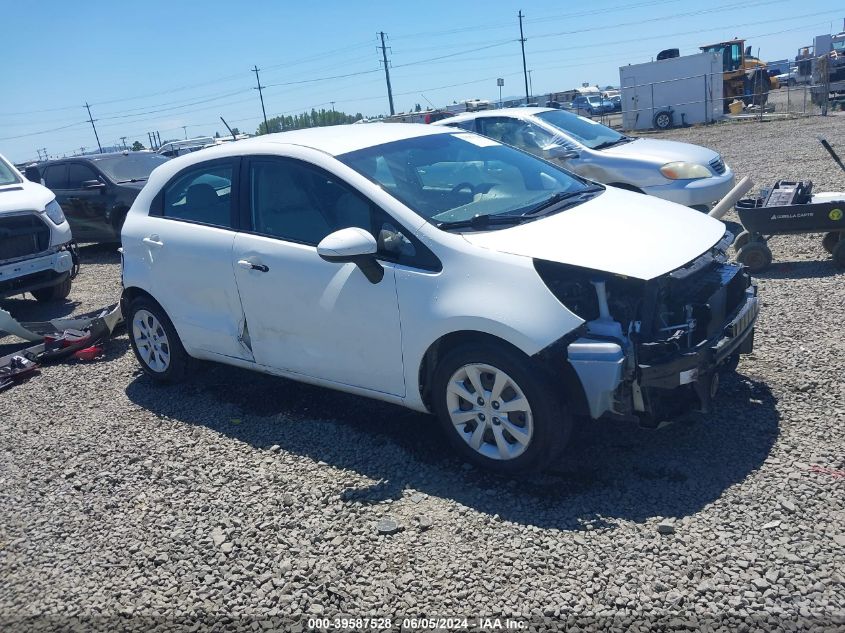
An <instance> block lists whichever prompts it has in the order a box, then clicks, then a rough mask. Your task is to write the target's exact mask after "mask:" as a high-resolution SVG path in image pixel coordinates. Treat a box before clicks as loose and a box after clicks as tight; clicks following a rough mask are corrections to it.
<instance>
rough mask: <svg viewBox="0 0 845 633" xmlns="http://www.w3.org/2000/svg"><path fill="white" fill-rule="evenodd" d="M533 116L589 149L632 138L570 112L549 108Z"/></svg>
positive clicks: (615, 143) (601, 147) (616, 143)
mask: <svg viewBox="0 0 845 633" xmlns="http://www.w3.org/2000/svg"><path fill="white" fill-rule="evenodd" d="M534 116H536V117H537V118H538V119H542V120H543V121H545V122H546V123H548V124H549V125H553V126H554V127H556V128H557V129H559V130H562V131H563V132H566V134H567V136H571V137H572V138H574V139H575V140H576V141H578V142H579V143H581V144H582V145H584V146H586V147H589V148H590V149H603V148H605V147H610V146H611V145H618V144H620V143H626V142H628V141H631V140H633V139H631V138H630V137H628V136H625V135H624V134H620V133H619V132H617V131H616V130H611V129H610V128H609V127H607V126H604V125H602V124H601V123H597V122H595V121H591V120H590V119H585V118H584V117H580V116H578V115H575V114H573V113H571V112H563V111H562V110H549V111H548V112H538V113H537V114H535V115H534Z"/></svg>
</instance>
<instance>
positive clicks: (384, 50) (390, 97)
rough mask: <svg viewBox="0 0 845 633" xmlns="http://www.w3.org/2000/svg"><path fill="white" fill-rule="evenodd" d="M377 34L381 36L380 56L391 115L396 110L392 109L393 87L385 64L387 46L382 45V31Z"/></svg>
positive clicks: (388, 69)
mask: <svg viewBox="0 0 845 633" xmlns="http://www.w3.org/2000/svg"><path fill="white" fill-rule="evenodd" d="M379 36H381V57H382V59H383V60H384V78H385V79H386V80H387V98H388V100H389V101H390V116H393V115H394V114H396V110H394V109H393V89H392V88H391V87H390V68H388V64H387V48H385V46H384V31H380V32H379Z"/></svg>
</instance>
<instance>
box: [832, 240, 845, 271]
mask: <svg viewBox="0 0 845 633" xmlns="http://www.w3.org/2000/svg"><path fill="white" fill-rule="evenodd" d="M831 255H833V261H835V262H836V264H837V265H838V266H839V267H841V268H845V240H839V241H838V242H837V243H836V245H835V246H834V247H833V253H831Z"/></svg>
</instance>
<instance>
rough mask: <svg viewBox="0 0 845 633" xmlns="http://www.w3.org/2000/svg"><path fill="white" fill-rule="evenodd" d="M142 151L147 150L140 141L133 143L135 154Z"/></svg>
mask: <svg viewBox="0 0 845 633" xmlns="http://www.w3.org/2000/svg"><path fill="white" fill-rule="evenodd" d="M142 149H146V148H145V147H144V146H143V145H142V144H141V143H140V142H139V141H135V142H134V143H132V151H133V152H140V151H141V150H142Z"/></svg>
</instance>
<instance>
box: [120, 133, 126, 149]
mask: <svg viewBox="0 0 845 633" xmlns="http://www.w3.org/2000/svg"><path fill="white" fill-rule="evenodd" d="M120 142H121V143H123V149H126V137H125V136H121V137H120Z"/></svg>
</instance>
